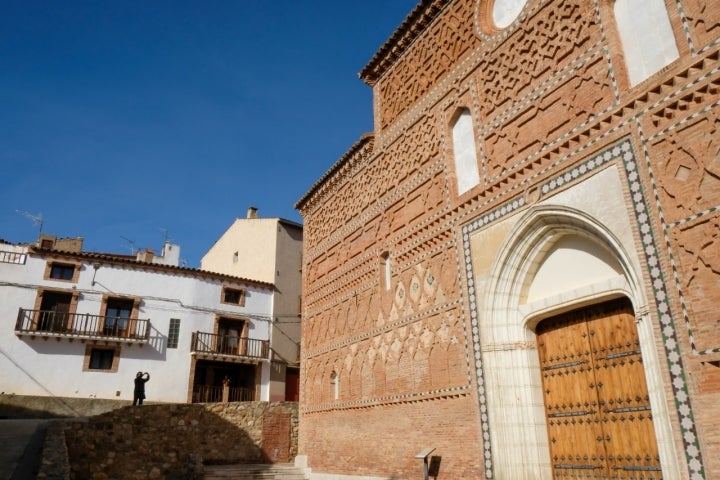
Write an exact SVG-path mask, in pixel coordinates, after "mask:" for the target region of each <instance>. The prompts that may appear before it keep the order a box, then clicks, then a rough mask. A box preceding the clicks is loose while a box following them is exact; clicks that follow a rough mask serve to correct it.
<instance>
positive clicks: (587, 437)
mask: <svg viewBox="0 0 720 480" xmlns="http://www.w3.org/2000/svg"><path fill="white" fill-rule="evenodd" d="M537 340H538V353H539V357H540V368H541V376H542V385H543V395H544V401H545V411H546V417H547V425H548V435H549V441H550V456H551V463H552V465H553V477H554V478H556V479H571V478H572V479H593V480H599V479H613V480H640V479H643V480H657V479H660V478H661V472H660V463H659V457H658V454H657V444H656V440H655V431H654V428H653V424H652V415H651V412H650V402H649V397H648V393H647V384H646V381H645V372H644V369H643V365H642V356H641V354H640V346H639V341H638V335H637V328H636V326H635V318H634V315H633V311H632V306H631V305H630V303H629V301H627V300H624V299H623V300H619V301H613V302H607V303H605V304H601V305H598V306H593V307H590V308H585V309H582V310H578V311H574V312H569V313H565V314H562V315H559V316H557V317H554V318H552V319H549V320H545V321H543V322H542V323H540V325H538V328H537Z"/></svg>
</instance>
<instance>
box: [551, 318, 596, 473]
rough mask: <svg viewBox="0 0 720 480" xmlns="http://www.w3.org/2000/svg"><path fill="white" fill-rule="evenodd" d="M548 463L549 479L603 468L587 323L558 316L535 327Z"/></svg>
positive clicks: (593, 471) (594, 471)
mask: <svg viewBox="0 0 720 480" xmlns="http://www.w3.org/2000/svg"><path fill="white" fill-rule="evenodd" d="M538 332H539V333H538V350H539V351H540V369H541V374H542V381H543V382H542V384H543V391H544V397H545V411H546V415H547V426H548V437H549V441H550V453H551V462H552V465H553V474H554V476H555V478H559V479H560V478H563V479H564V478H567V479H570V478H573V479H594V478H598V477H597V475H598V474H601V475H604V474H605V473H606V461H605V450H604V446H603V443H602V442H598V441H597V437H599V436H601V435H602V426H601V425H600V419H599V411H598V407H599V405H598V400H597V393H596V392H595V389H594V385H593V384H594V382H595V377H594V369H593V364H592V356H591V351H590V348H591V345H590V341H589V337H588V332H587V325H586V324H585V323H584V322H583V321H579V320H578V319H576V318H573V317H567V316H562V317H558V318H556V319H554V321H552V322H543V323H542V324H541V325H540V326H539V327H538Z"/></svg>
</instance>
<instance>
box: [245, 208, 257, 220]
mask: <svg viewBox="0 0 720 480" xmlns="http://www.w3.org/2000/svg"><path fill="white" fill-rule="evenodd" d="M247 218H258V216H257V208H255V207H248V210H247Z"/></svg>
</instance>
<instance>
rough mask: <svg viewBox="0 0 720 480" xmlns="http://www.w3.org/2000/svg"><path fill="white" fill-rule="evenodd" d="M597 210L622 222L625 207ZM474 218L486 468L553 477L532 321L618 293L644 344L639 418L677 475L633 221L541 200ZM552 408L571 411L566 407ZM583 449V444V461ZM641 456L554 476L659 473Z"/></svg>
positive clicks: (472, 273) (472, 280)
mask: <svg viewBox="0 0 720 480" xmlns="http://www.w3.org/2000/svg"><path fill="white" fill-rule="evenodd" d="M600 213H602V215H601V217H600V220H604V221H605V222H606V223H610V224H613V221H615V222H616V223H620V224H621V223H622V222H619V220H620V219H622V215H621V213H622V212H614V214H613V216H612V219H608V218H607V215H608V214H607V213H606V212H600ZM603 215H604V216H603ZM478 225H479V226H482V228H476V229H475V230H472V229H470V228H467V229H466V230H465V233H466V238H467V242H466V247H467V248H468V251H469V252H470V257H469V261H468V262H467V264H466V271H467V272H468V285H470V287H471V288H472V290H471V291H470V293H471V296H470V317H471V321H472V320H473V316H474V317H475V318H476V319H477V321H476V323H477V328H476V329H474V330H473V343H474V348H475V358H476V365H477V366H478V367H479V368H478V369H477V370H476V372H477V374H478V377H477V381H478V394H479V395H478V398H479V403H480V405H479V407H480V412H481V414H482V415H483V417H482V422H483V423H482V425H481V427H482V429H483V433H484V436H485V438H486V439H487V441H486V443H485V444H484V448H485V452H484V457H485V458H486V459H489V460H488V462H487V463H488V464H490V461H491V462H492V463H491V465H492V471H490V474H491V475H493V477H494V478H497V479H520V478H526V479H531V478H532V479H535V478H543V479H549V478H552V477H553V468H552V465H553V464H554V462H553V460H552V459H551V456H550V451H551V449H550V441H549V435H548V429H549V428H550V426H549V425H548V417H547V412H546V410H545V403H546V402H545V400H544V392H543V385H542V375H541V369H540V366H539V352H538V343H537V342H538V338H537V333H538V325H539V324H541V323H542V322H545V321H548V320H550V319H552V318H556V317H558V316H561V315H564V314H566V313H568V312H574V311H578V310H581V309H585V308H590V306H593V305H595V306H597V305H600V304H604V303H606V302H612V301H614V300H616V299H619V298H623V299H626V300H624V301H626V302H630V303H631V304H632V308H631V309H630V311H629V318H630V319H631V323H632V325H633V327H634V328H635V330H634V331H635V336H636V338H637V340H636V341H637V344H638V345H639V346H638V348H636V350H637V349H639V350H641V353H640V354H638V356H637V357H636V358H637V359H638V360H637V364H638V365H639V366H640V368H641V369H642V370H644V372H646V380H647V391H648V394H647V396H648V397H649V404H650V406H651V410H650V411H647V412H646V414H647V417H646V418H649V419H651V423H652V424H653V428H654V435H655V443H656V445H657V450H658V451H659V457H660V459H661V465H662V468H663V472H662V473H664V477H665V478H676V477H677V476H678V475H677V474H678V462H677V455H676V454H675V445H674V443H673V436H672V429H671V417H670V414H669V411H668V402H667V401H666V397H665V391H664V388H665V385H666V384H664V382H663V380H664V379H663V372H662V370H661V363H660V361H659V359H658V354H657V346H656V343H655V342H656V340H655V338H656V334H657V330H656V328H657V325H654V324H653V322H652V318H651V317H650V315H649V313H648V307H647V300H646V299H645V296H644V293H645V292H644V289H643V284H642V276H641V269H640V264H639V262H638V260H637V257H636V256H635V253H634V251H633V243H632V242H633V238H632V237H631V235H630V232H632V230H631V229H630V228H629V227H627V226H622V225H615V227H613V228H612V229H610V228H608V227H607V226H605V225H604V224H603V223H601V222H600V221H599V220H598V219H596V218H594V217H593V216H591V215H590V214H588V213H585V212H583V211H580V210H577V209H574V208H571V207H568V206H559V205H538V206H535V207H532V208H530V209H529V210H528V211H527V212H525V213H524V214H523V215H520V216H509V217H507V219H506V220H504V221H496V222H495V223H490V224H482V225H480V223H479V222H478ZM474 292H477V293H478V294H477V295H476V294H475V293H474ZM596 308H597V307H596ZM628 308H630V307H628ZM548 324H549V323H548ZM548 324H546V325H548ZM473 326H474V325H473ZM543 328H545V327H542V326H541V328H540V333H542V330H543ZM640 358H641V359H642V362H640V360H639V359H640ZM610 360H612V357H611V358H610ZM633 361H636V360H633ZM546 366H547V365H546ZM568 388H569V387H568ZM573 388H575V386H573ZM583 403H584V402H583ZM618 408H623V407H618ZM556 413H562V412H556ZM615 413H616V414H618V413H620V412H615ZM625 413H626V414H629V413H630V412H625ZM637 415H639V414H637ZM643 415H645V414H643ZM634 416H635V415H634ZM626 417H627V418H629V416H628V415H626ZM551 418H553V417H551ZM558 418H563V420H567V421H568V422H572V421H573V415H567V416H566V417H558ZM574 421H575V422H576V423H577V422H579V419H578V418H574ZM633 421H634V419H633ZM595 441H597V435H596V436H595ZM603 448H604V447H603ZM507 452H513V454H512V455H508V454H507ZM651 456H652V455H651ZM584 457H585V455H584V454H580V459H581V461H582V460H584ZM578 464H581V462H578ZM558 465H570V463H567V464H564V463H562V464H561V463H558ZM583 465H585V464H583ZM587 465H590V464H589V463H588V464H587ZM640 466H642V467H643V468H645V467H648V469H643V470H637V471H633V470H624V469H618V470H615V469H613V470H611V471H610V475H609V476H608V475H607V474H606V473H605V472H606V471H608V470H607V469H608V468H609V467H603V473H602V474H600V473H598V474H597V475H595V474H594V472H593V470H594V468H593V470H591V469H590V467H586V468H582V469H575V470H572V469H565V470H568V471H567V472H565V473H566V475H565V476H564V477H563V476H561V475H559V474H558V475H556V478H573V479H590V478H592V479H594V480H595V479H605V478H617V479H618V480H620V479H623V480H626V479H632V478H640V475H637V476H635V477H633V476H632V475H634V474H635V473H638V472H640V473H644V479H645V480H649V479H651V478H654V479H657V478H660V476H661V472H659V471H657V470H654V469H650V468H655V466H654V465H652V464H650V463H649V464H648V465H640ZM578 470H580V473H576V472H577V471H578ZM571 473H572V474H571ZM678 478H679V477H678Z"/></svg>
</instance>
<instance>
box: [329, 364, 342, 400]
mask: <svg viewBox="0 0 720 480" xmlns="http://www.w3.org/2000/svg"><path fill="white" fill-rule="evenodd" d="M330 383H331V384H332V386H333V398H334V399H335V400H337V399H338V398H340V376H339V375H338V374H337V372H335V371H333V372H332V373H331V374H330Z"/></svg>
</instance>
